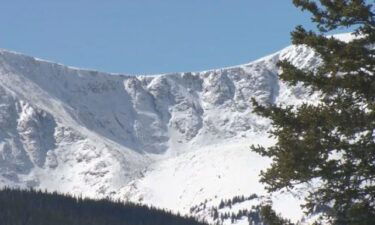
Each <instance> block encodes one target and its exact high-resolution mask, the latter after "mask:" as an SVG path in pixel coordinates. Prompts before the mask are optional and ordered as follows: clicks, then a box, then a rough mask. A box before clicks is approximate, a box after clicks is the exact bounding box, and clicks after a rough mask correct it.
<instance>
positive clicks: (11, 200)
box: [0, 189, 204, 225]
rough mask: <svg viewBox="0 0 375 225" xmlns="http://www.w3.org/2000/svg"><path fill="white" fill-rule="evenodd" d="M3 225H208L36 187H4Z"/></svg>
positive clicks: (1, 194)
mask: <svg viewBox="0 0 375 225" xmlns="http://www.w3.org/2000/svg"><path fill="white" fill-rule="evenodd" d="M0 224H1V225H51V224H53V225H67V224H69V225H148V224H149V225H159V224H160V225H166V224H173V225H188V224H189V225H195V224H196V225H204V223H201V222H197V221H195V220H194V219H192V218H186V217H181V216H178V215H173V214H171V213H168V212H166V211H162V210H159V209H156V208H150V207H147V206H142V205H139V204H133V203H125V204H124V203H122V202H113V201H110V200H93V199H85V198H80V197H78V198H75V197H70V196H68V195H61V194H58V193H47V192H41V191H35V190H12V189H2V190H0Z"/></svg>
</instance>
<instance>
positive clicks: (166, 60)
mask: <svg viewBox="0 0 375 225" xmlns="http://www.w3.org/2000/svg"><path fill="white" fill-rule="evenodd" d="M297 24H302V25H305V26H306V27H308V28H311V27H313V25H312V24H311V23H310V18H309V14H307V13H306V12H305V13H303V12H301V11H299V10H298V9H296V8H294V6H293V5H292V3H291V0H9V1H2V2H1V13H0V29H1V34H0V48H3V49H9V50H14V51H18V52H22V53H25V54H28V55H31V56H35V57H39V58H43V59H48V60H52V61H56V62H60V63H63V64H66V65H71V66H76V67H83V68H91V69H96V70H101V71H107V72H121V73H127V74H153V73H163V72H177V71H199V70H204V69H209V68H219V67H224V66H231V65H237V64H241V63H245V62H249V61H251V60H254V59H257V58H259V57H262V56H265V55H267V54H269V53H273V52H274V51H277V50H279V49H281V48H283V47H285V46H287V45H289V43H290V35H289V33H290V31H291V30H292V29H293V28H294V27H295V26H296V25H297Z"/></svg>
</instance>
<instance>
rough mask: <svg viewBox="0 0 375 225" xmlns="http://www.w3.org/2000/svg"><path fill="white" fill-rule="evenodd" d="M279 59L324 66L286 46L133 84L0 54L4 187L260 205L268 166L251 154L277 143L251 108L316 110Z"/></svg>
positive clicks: (169, 202) (172, 204) (0, 175)
mask: <svg viewBox="0 0 375 225" xmlns="http://www.w3.org/2000/svg"><path fill="white" fill-rule="evenodd" d="M280 59H289V60H290V61H292V62H293V63H294V64H295V65H297V66H299V67H305V68H311V67H314V66H316V65H317V64H318V63H319V59H318V57H317V55H316V54H315V53H314V52H313V51H311V50H310V49H308V48H307V47H305V46H298V47H296V46H290V47H287V48H285V49H284V50H282V51H280V52H277V53H275V54H273V55H271V56H268V57H264V58H262V59H259V60H257V61H254V62H251V63H248V64H244V65H239V66H234V67H229V68H224V69H214V70H209V71H204V72H187V73H174V74H165V75H158V76H156V75H154V76H128V75H121V74H116V75H114V74H110V73H103V72H98V71H90V70H81V69H77V68H72V67H66V66H63V65H61V64H57V63H52V62H48V61H45V60H40V59H36V58H33V57H29V56H25V55H22V54H18V53H14V52H9V51H6V50H0V186H4V185H8V186H18V187H35V188H42V189H48V190H51V191H53V190H57V191H60V192H65V193H71V194H83V195H85V196H89V197H114V198H122V199H129V200H132V201H141V202H144V203H147V204H153V205H156V206H160V207H166V208H169V209H173V210H177V211H180V212H182V213H189V209H190V207H192V206H194V205H198V204H199V203H200V202H202V201H203V200H204V199H216V200H213V203H212V204H216V203H215V201H219V200H220V199H219V198H220V197H222V198H231V197H233V196H237V195H241V194H245V195H250V194H253V193H257V194H262V193H264V192H263V191H264V190H263V187H262V186H261V185H260V184H259V183H258V181H257V179H258V177H257V176H256V175H255V174H257V171H258V172H259V170H260V168H261V167H262V168H264V166H266V165H267V163H268V161H266V160H264V159H260V158H259V157H258V156H255V155H254V154H253V153H251V152H250V151H249V150H248V148H247V146H250V145H251V144H253V143H262V144H270V143H272V140H269V139H268V135H267V134H266V131H267V130H268V129H269V121H267V120H265V119H263V118H260V117H258V116H256V115H254V114H253V113H252V105H251V98H256V99H257V100H258V101H260V102H262V103H266V104H270V103H287V104H298V103H300V102H302V101H307V100H309V101H311V96H309V95H308V93H307V91H306V90H304V89H303V88H302V87H296V88H289V87H287V86H286V85H285V84H284V83H282V82H280V81H279V79H278V69H277V68H276V62H277V61H278V60H280ZM215 153H217V155H215ZM186 159H189V160H188V161H186ZM244 159H248V160H249V164H246V161H244ZM221 160H225V161H226V163H221ZM231 165H233V166H231ZM202 171H206V172H202ZM236 171H238V173H241V174H242V176H245V175H246V174H248V175H249V176H245V177H243V179H240V177H239V176H233V173H235V172H236ZM215 177H216V178H217V179H216V178H215ZM219 177H220V178H219ZM244 180H246V181H248V182H243V181H244ZM249 185H250V186H254V189H252V188H251V187H249ZM160 187H162V188H160ZM170 193H173V194H172V195H170ZM167 195H169V196H170V197H169V198H166V197H165V196H167ZM215 196H216V198H215ZM203 198H204V199H203ZM279 208H280V209H281V208H282V207H279ZM202 215H204V214H202Z"/></svg>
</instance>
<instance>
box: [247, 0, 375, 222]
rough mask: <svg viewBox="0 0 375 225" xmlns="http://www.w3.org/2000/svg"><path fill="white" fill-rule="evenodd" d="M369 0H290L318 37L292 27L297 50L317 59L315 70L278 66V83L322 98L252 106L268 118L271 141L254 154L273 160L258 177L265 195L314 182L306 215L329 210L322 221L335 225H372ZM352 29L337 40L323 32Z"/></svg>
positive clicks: (374, 94)
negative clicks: (309, 52)
mask: <svg viewBox="0 0 375 225" xmlns="http://www.w3.org/2000/svg"><path fill="white" fill-rule="evenodd" d="M371 2H372V3H373V2H374V1H373V0H372V1H366V0H319V1H318V0H294V1H293V3H294V4H295V6H297V7H299V8H301V9H302V10H307V11H309V12H310V13H311V14H312V21H313V22H315V23H316V24H317V28H318V30H319V32H313V31H307V30H305V29H304V28H303V27H301V26H298V27H297V28H296V29H295V31H293V32H292V41H293V44H295V45H306V46H308V47H310V48H312V49H313V50H314V51H315V52H316V53H318V55H319V56H320V58H321V60H322V63H321V64H320V65H319V66H318V67H317V68H314V69H310V70H308V69H301V68H296V67H295V66H294V65H292V64H291V63H290V62H288V61H286V60H284V61H280V62H279V63H278V66H279V67H280V69H281V71H282V72H281V74H280V79H281V80H283V81H285V82H286V83H287V84H288V85H292V86H293V85H296V84H297V83H302V84H303V85H304V86H305V87H306V88H309V89H310V90H311V92H317V93H320V95H321V101H320V102H319V103H318V104H308V103H305V104H302V105H299V106H283V105H270V106H265V105H261V104H258V103H257V102H256V101H255V100H253V104H254V112H256V113H258V114H259V115H262V116H264V117H267V118H269V119H271V121H272V125H273V129H272V131H271V136H273V137H275V138H276V140H277V142H276V144H275V145H274V146H272V147H269V148H264V147H262V146H252V150H253V151H255V152H257V153H259V154H261V155H263V156H266V157H270V158H271V159H272V160H273V162H272V164H271V167H270V168H269V169H267V170H266V171H262V173H261V182H263V183H265V184H266V186H267V189H268V191H270V192H273V191H277V190H280V189H283V188H287V189H288V188H293V187H295V185H297V184H303V183H308V182H311V181H319V184H320V185H319V187H318V188H316V189H314V190H312V191H311V192H310V193H309V196H308V197H307V198H306V204H305V205H304V206H305V207H306V209H307V213H313V212H314V210H315V209H316V208H318V207H322V206H330V208H331V209H330V210H329V211H326V212H325V215H324V217H325V219H328V220H329V221H330V222H331V223H332V224H337V225H349V224H355V225H360V224H363V225H365V224H366V225H370V224H375V141H374V139H375V74H374V73H375V50H374V46H375V16H374V7H373V6H372V5H371V4H370V3H371ZM340 28H351V29H353V30H355V32H354V34H355V38H354V39H353V40H351V41H350V42H343V41H340V40H337V39H334V38H333V37H327V36H326V33H327V32H330V31H335V30H337V29H340Z"/></svg>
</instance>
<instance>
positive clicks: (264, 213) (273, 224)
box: [259, 205, 292, 225]
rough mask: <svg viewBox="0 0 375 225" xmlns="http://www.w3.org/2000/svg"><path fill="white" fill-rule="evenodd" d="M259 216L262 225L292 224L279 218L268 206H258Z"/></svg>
mask: <svg viewBox="0 0 375 225" xmlns="http://www.w3.org/2000/svg"><path fill="white" fill-rule="evenodd" d="M259 208H260V216H261V219H262V221H263V224H264V225H292V223H291V222H290V221H289V220H287V219H284V218H281V217H280V216H279V215H277V214H276V212H275V211H274V210H273V209H272V207H271V206H270V205H264V206H260V207H259Z"/></svg>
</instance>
